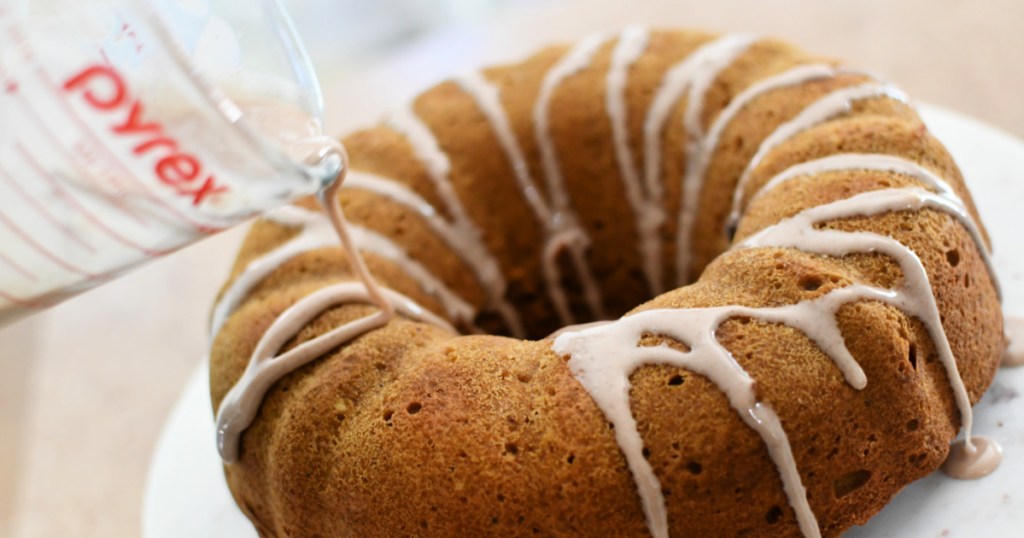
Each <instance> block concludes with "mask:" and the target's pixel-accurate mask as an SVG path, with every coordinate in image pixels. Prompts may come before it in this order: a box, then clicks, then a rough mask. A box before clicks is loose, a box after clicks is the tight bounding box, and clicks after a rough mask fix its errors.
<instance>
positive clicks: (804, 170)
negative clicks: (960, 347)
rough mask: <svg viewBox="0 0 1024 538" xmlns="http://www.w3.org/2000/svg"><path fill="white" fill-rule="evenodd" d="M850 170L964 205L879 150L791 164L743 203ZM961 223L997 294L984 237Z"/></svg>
mask: <svg viewBox="0 0 1024 538" xmlns="http://www.w3.org/2000/svg"><path fill="white" fill-rule="evenodd" d="M853 170H870V171H876V172H890V173H894V174H900V175H904V176H909V177H911V178H913V179H916V180H918V181H920V182H922V183H924V184H925V185H926V186H928V187H929V188H931V189H932V190H934V192H936V193H938V194H940V195H942V196H943V197H944V198H947V199H949V200H950V202H952V203H953V204H954V205H956V206H958V207H964V208H966V207H967V205H966V204H965V203H964V201H963V200H962V199H961V198H960V196H959V195H958V194H957V193H956V191H955V190H953V187H952V186H951V185H950V184H949V182H947V181H946V180H945V179H944V178H942V177H941V176H939V175H938V174H936V173H935V172H933V171H931V170H929V169H927V168H925V167H924V166H921V165H920V164H918V163H916V162H914V161H911V160H909V159H905V158H903V157H899V156H896V155H886V154H883V153H837V154H835V155H829V156H826V157H821V158H819V159H814V160H811V161H804V162H802V163H798V164H795V165H793V166H791V167H789V168H787V169H785V170H783V171H782V172H780V173H779V174H778V175H776V176H775V177H773V178H771V179H770V180H768V182H767V183H765V184H764V186H763V187H761V188H759V189H758V190H757V191H755V192H754V193H753V194H751V196H750V201H749V202H748V203H747V206H748V207H749V206H750V205H751V204H753V203H754V202H755V201H756V200H758V199H759V198H760V197H761V196H763V195H764V194H765V193H767V192H770V191H771V190H772V189H774V188H776V187H778V186H779V185H781V184H783V183H786V182H787V181H790V180H792V179H795V178H797V177H801V176H810V175H818V174H824V173H828V172H844V171H853ZM961 222H962V223H963V224H964V228H965V229H966V230H967V232H968V233H969V234H970V236H971V239H972V240H973V241H974V244H975V246H976V247H977V250H978V254H979V255H980V256H981V259H982V261H983V262H984V263H985V268H986V269H987V270H988V273H989V275H990V276H991V277H992V285H993V287H994V288H995V291H996V294H997V295H998V296H1001V295H1002V292H1001V290H1000V286H999V279H997V278H996V277H995V275H996V270H995V266H993V265H992V256H991V253H990V251H989V249H988V246H987V245H986V244H985V240H984V239H983V238H982V235H981V230H980V229H978V226H977V225H975V223H974V221H973V220H966V221H965V220H964V219H961Z"/></svg>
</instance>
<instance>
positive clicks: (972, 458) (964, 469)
mask: <svg viewBox="0 0 1024 538" xmlns="http://www.w3.org/2000/svg"><path fill="white" fill-rule="evenodd" d="M974 441H975V443H973V444H968V443H967V441H966V440H965V439H961V440H959V441H956V442H955V443H953V445H952V446H950V447H949V455H948V456H946V461H945V463H943V464H942V472H944V473H946V474H947V475H949V476H950V477H952V478H958V479H960V480H975V479H978V478H981V477H983V476H988V475H989V474H990V473H991V472H992V471H995V470H996V468H997V467H999V464H1000V463H1002V461H1003V447H1001V446H999V443H997V442H996V441H994V440H992V439H988V438H986V437H975V438H974Z"/></svg>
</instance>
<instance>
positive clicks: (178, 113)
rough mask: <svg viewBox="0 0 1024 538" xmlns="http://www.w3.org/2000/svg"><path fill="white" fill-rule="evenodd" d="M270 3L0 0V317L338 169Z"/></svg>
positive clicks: (298, 53)
mask: <svg viewBox="0 0 1024 538" xmlns="http://www.w3.org/2000/svg"><path fill="white" fill-rule="evenodd" d="M321 109H322V104H321V98H320V93H319V86H318V83H317V81H316V78H315V75H314V73H313V70H312V69H311V67H310V64H309V62H308V59H307V57H306V54H305V51H304V50H303V49H302V46H301V44H300V43H299V41H298V39H297V38H296V36H295V33H294V31H293V29H292V27H291V23H290V21H289V19H288V18H287V16H286V14H285V13H284V11H283V9H282V8H281V6H280V5H279V4H278V2H277V0H105V1H103V0H0V122H2V125H0V325H2V324H6V323H9V322H11V321H13V320H15V319H18V318H20V317H22V316H24V315H26V314H27V313H31V312H32V311H35V310H38V309H42V308H46V307H48V306H50V305H52V304H55V303H56V302H59V301H61V300H63V299H65V298H67V297H70V296H72V295H74V294H76V293H79V292H82V291H84V290H86V289H89V288H91V287H93V286H96V285H98V284H100V283H102V282H104V281H107V280H110V279H112V278H114V277H116V276H117V275H118V274H120V273H123V272H124V271H126V270H128V269H129V268H131V267H133V266H135V265H137V264H139V263H141V262H144V261H146V260H148V259H151V258H154V257H158V256H161V255H163V254H166V253H168V252H171V251H173V250H175V249H178V248H180V247H182V246H184V245H187V244H189V243H191V242H193V241H195V240H197V239H199V238H201V237H203V236H205V235H208V234H211V233H214V232H216V231H218V230H221V229H224V228H226V227H229V226H232V225H234V224H237V223H239V222H241V221H243V220H245V219H247V218H249V217H251V216H252V215H254V214H255V213H258V212H261V211H264V210H267V209H269V208H272V207H274V206H278V205H281V204H284V203H286V202H288V201H291V200H294V199H296V198H299V197H303V196H306V195H309V194H312V193H313V192H315V191H316V190H318V189H319V188H321V187H323V186H324V185H326V184H328V183H330V182H331V181H332V180H333V179H334V178H335V177H337V174H338V172H339V170H340V168H341V167H342V166H343V164H342V157H341V155H340V152H338V151H330V148H332V147H335V146H332V145H331V144H332V143H331V142H328V141H326V139H324V138H323V137H322V136H321V126H320V121H321Z"/></svg>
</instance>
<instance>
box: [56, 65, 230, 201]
mask: <svg viewBox="0 0 1024 538" xmlns="http://www.w3.org/2000/svg"><path fill="white" fill-rule="evenodd" d="M64 90H65V91H66V92H68V93H80V94H81V96H82V100H83V101H85V103H86V104H87V105H89V106H90V107H91V108H93V109H95V110H97V111H100V112H104V113H111V114H113V113H123V116H122V119H120V120H115V121H114V123H112V124H111V126H110V130H111V132H113V133H114V134H115V135H117V136H121V137H125V138H132V139H135V140H136V145H135V147H134V148H133V149H132V154H133V155H135V156H137V157H139V158H149V157H155V158H156V164H155V165H154V166H153V172H154V174H155V175H156V177H157V179H158V180H160V182H161V183H163V184H165V185H167V186H169V187H171V188H173V189H174V190H175V192H176V193H177V194H179V195H181V196H187V197H190V198H191V199H192V205H194V206H198V205H199V204H201V203H203V201H204V200H206V199H207V198H209V197H210V196H212V195H214V194H216V193H220V192H227V190H228V187H227V186H225V185H221V184H220V183H219V182H218V181H217V179H216V178H215V177H214V176H213V174H211V173H207V172H206V167H205V166H203V163H202V161H200V160H199V158H198V157H196V156H195V155H192V154H190V153H185V152H184V151H182V150H181V149H180V148H179V144H178V141H177V140H175V139H174V138H171V137H170V136H168V135H167V134H165V132H164V126H163V124H161V123H160V122H158V121H147V120H145V119H143V106H142V101H140V100H139V99H137V98H133V96H132V95H130V94H129V92H128V87H127V85H126V84H125V81H124V78H122V77H121V75H120V74H119V73H118V72H117V71H115V70H114V68H112V67H110V66H106V65H94V66H90V67H87V68H85V69H84V70H83V71H82V72H81V73H78V74H77V75H74V76H73V77H71V78H69V79H68V80H67V82H65V83H64ZM204 176H205V177H204Z"/></svg>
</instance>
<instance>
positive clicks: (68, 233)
mask: <svg viewBox="0 0 1024 538" xmlns="http://www.w3.org/2000/svg"><path fill="white" fill-rule="evenodd" d="M0 180H2V181H3V183H5V184H7V185H8V186H9V187H11V188H12V189H14V190H15V191H16V192H17V193H18V195H19V196H21V198H22V199H23V200H25V201H26V202H28V205H29V206H30V207H32V209H34V210H36V212H37V213H39V214H40V215H41V216H42V217H43V218H44V219H46V221H47V222H49V223H50V224H51V225H52V226H53V227H54V228H56V229H57V230H58V231H60V232H61V234H63V235H64V237H67V238H68V239H70V240H71V241H72V242H74V243H75V244H77V245H78V246H79V247H81V248H82V249H84V250H85V251H86V252H88V253H90V254H95V253H96V249H95V248H93V246H92V245H90V244H89V243H88V242H86V241H85V239H82V238H81V237H80V236H79V235H78V234H77V233H75V231H74V230H72V229H71V227H70V226H68V225H67V224H64V223H63V222H60V221H59V220H57V219H56V218H55V217H54V216H53V215H51V214H50V211H48V210H47V209H46V208H45V207H43V205H42V204H41V203H39V201H38V200H36V199H35V198H34V197H33V196H32V195H31V194H30V193H29V192H28V191H27V190H25V188H24V187H22V186H21V184H20V183H18V182H17V181H15V180H14V178H13V177H12V176H11V173H10V172H9V171H8V170H7V169H6V168H4V166H3V165H2V164H0ZM0 254H2V253H0Z"/></svg>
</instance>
